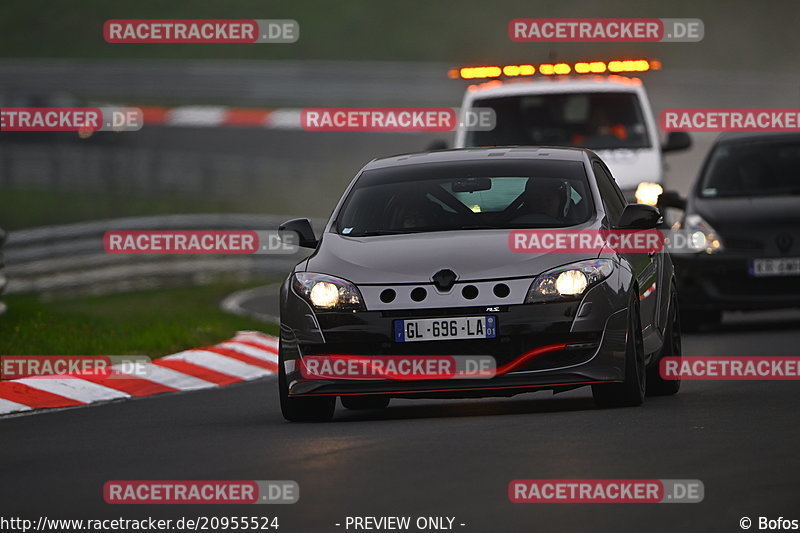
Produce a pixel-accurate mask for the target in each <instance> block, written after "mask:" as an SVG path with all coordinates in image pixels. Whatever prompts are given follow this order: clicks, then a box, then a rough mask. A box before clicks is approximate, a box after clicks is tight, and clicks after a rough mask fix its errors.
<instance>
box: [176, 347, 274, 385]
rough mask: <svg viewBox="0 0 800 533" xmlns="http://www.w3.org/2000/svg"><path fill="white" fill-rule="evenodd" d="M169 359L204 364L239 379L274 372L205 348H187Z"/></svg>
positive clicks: (267, 374)
mask: <svg viewBox="0 0 800 533" xmlns="http://www.w3.org/2000/svg"><path fill="white" fill-rule="evenodd" d="M169 359H175V360H181V361H186V362H187V363H192V364H195V365H198V366H204V367H206V368H208V369H211V370H214V371H215V372H220V373H222V374H227V375H229V376H233V377H236V378H239V379H245V380H247V379H255V378H260V377H261V376H269V375H271V374H272V372H270V371H269V370H267V369H265V368H261V367H258V366H253V365H248V364H247V363H243V362H242V361H238V360H236V359H232V358H230V357H225V356H224V355H220V354H218V353H214V352H207V351H205V350H186V351H185V352H179V353H176V354H174V355H170V356H169Z"/></svg>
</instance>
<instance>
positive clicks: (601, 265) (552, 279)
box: [525, 259, 614, 304]
mask: <svg viewBox="0 0 800 533" xmlns="http://www.w3.org/2000/svg"><path fill="white" fill-rule="evenodd" d="M613 270H614V262H613V261H612V260H611V259H590V260H588V261H579V262H577V263H572V264H569V265H564V266H560V267H558V268H554V269H553V270H548V271H547V272H545V273H543V274H540V275H539V277H537V278H536V279H535V280H534V281H533V283H532V284H531V288H530V289H529V290H528V296H527V297H526V298H525V303H529V304H531V303H538V302H551V301H554V300H573V299H576V298H577V297H579V296H581V295H583V294H584V293H585V292H586V289H588V288H589V287H592V286H593V285H596V284H597V283H599V282H601V281H603V280H604V279H606V278H607V277H608V276H610V275H611V272H613Z"/></svg>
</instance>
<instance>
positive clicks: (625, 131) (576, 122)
mask: <svg viewBox="0 0 800 533" xmlns="http://www.w3.org/2000/svg"><path fill="white" fill-rule="evenodd" d="M479 108H490V109H492V110H493V111H494V114H495V117H496V125H495V127H494V129H492V130H490V131H476V130H468V129H467V128H459V129H457V130H456V138H455V147H456V148H463V147H470V146H508V145H535V146H575V147H580V148H588V149H590V150H593V151H595V152H596V153H597V154H598V155H599V156H600V157H601V158H602V159H603V161H605V163H606V164H607V165H608V167H609V169H610V170H611V172H612V174H613V175H614V178H615V179H616V180H617V183H618V184H619V186H620V188H621V189H622V190H623V192H624V193H625V196H626V197H627V198H628V199H629V200H631V201H633V199H634V198H636V200H637V201H639V202H640V203H647V204H651V205H655V203H656V200H657V198H658V195H659V194H661V192H662V187H661V183H662V182H663V178H664V165H663V160H662V154H663V153H664V152H668V151H675V150H683V149H686V148H688V147H689V146H690V145H691V141H690V139H689V136H688V134H686V133H682V132H679V133H671V134H670V135H669V136H668V139H667V143H666V144H665V145H664V146H661V145H660V143H659V135H658V130H657V128H656V123H655V120H654V118H653V113H652V110H651V109H650V101H649V99H648V97H647V92H646V91H645V89H644V86H643V85H642V82H641V80H640V79H638V78H628V77H624V76H619V75H608V76H595V75H587V76H563V77H562V76H549V77H543V78H540V79H537V80H536V81H531V80H528V79H512V80H507V81H500V80H492V81H490V82H486V83H482V84H478V85H472V86H470V87H469V88H468V90H467V92H466V94H465V95H464V100H463V103H462V107H461V111H462V113H468V112H469V111H470V110H477V109H479Z"/></svg>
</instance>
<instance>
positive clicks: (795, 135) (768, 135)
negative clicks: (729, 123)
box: [715, 131, 800, 144]
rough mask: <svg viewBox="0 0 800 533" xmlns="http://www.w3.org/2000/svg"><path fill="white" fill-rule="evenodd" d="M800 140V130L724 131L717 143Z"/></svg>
mask: <svg viewBox="0 0 800 533" xmlns="http://www.w3.org/2000/svg"><path fill="white" fill-rule="evenodd" d="M780 140H786V141H800V132H774V131H770V132H767V131H755V132H747V133H722V134H720V136H719V137H717V140H716V142H715V144H733V143H738V142H758V141H780Z"/></svg>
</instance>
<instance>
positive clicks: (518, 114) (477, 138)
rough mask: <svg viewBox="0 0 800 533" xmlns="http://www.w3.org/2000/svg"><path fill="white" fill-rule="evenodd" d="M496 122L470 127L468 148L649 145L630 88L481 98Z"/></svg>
mask: <svg viewBox="0 0 800 533" xmlns="http://www.w3.org/2000/svg"><path fill="white" fill-rule="evenodd" d="M472 105H473V107H475V108H491V109H493V110H494V112H495V115H496V117H497V125H496V127H495V128H494V129H493V130H491V131H469V132H468V133H467V137H466V143H465V144H466V146H508V145H528V146H576V147H581V148H589V149H591V150H612V149H616V148H650V146H651V143H650V138H649V136H648V134H647V128H646V127H645V124H644V119H643V114H642V109H641V106H640V105H639V99H638V97H637V95H636V94H635V93H629V92H606V93H602V92H596V93H595V92H593V93H564V94H539V95H523V96H505V97H500V98H481V99H476V100H475V101H474V102H473V104H472Z"/></svg>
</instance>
